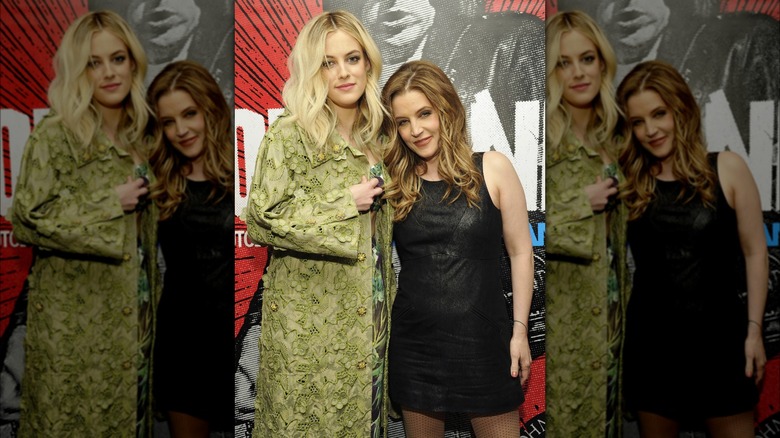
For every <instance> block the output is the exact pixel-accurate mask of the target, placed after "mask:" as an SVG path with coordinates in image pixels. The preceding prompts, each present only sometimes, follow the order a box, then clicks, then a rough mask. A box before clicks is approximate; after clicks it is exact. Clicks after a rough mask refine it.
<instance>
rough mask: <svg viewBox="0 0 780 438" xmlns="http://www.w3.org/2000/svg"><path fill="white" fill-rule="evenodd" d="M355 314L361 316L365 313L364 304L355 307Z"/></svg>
mask: <svg viewBox="0 0 780 438" xmlns="http://www.w3.org/2000/svg"><path fill="white" fill-rule="evenodd" d="M357 314H358V315H359V316H363V315H365V314H366V308H365V306H360V307H358V309H357Z"/></svg>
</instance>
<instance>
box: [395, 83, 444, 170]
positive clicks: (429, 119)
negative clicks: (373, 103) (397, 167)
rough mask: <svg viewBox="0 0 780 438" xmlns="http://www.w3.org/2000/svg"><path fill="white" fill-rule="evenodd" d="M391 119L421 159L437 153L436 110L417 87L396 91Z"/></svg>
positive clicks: (438, 131) (433, 158) (430, 157)
mask: <svg viewBox="0 0 780 438" xmlns="http://www.w3.org/2000/svg"><path fill="white" fill-rule="evenodd" d="M391 107H392V111H393V119H394V120H395V123H396V126H397V127H398V135H400V136H401V139H402V140H403V142H404V144H406V146H407V147H408V148H409V149H411V150H412V152H414V153H415V154H417V156H419V157H420V158H422V159H423V160H425V161H428V162H431V161H435V160H436V159H437V157H438V154H439V146H440V144H439V140H440V130H439V128H440V123H439V115H438V113H437V111H436V109H435V108H434V107H433V105H432V104H431V102H430V101H429V100H428V98H427V97H425V95H424V94H423V93H422V92H420V91H418V90H409V91H407V92H405V93H400V94H397V95H396V96H395V97H393V100H392V102H391Z"/></svg>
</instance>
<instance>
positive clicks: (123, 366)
mask: <svg viewBox="0 0 780 438" xmlns="http://www.w3.org/2000/svg"><path fill="white" fill-rule="evenodd" d="M131 366H132V364H131V363H130V361H129V360H128V361H126V362H125V363H123V364H122V368H124V369H126V370H129V369H130V367H131Z"/></svg>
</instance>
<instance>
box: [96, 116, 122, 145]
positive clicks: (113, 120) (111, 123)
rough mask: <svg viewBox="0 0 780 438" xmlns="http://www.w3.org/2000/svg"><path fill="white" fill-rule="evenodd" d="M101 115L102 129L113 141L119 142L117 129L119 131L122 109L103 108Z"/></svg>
mask: <svg viewBox="0 0 780 438" xmlns="http://www.w3.org/2000/svg"><path fill="white" fill-rule="evenodd" d="M100 117H101V119H102V122H103V125H102V126H101V129H102V130H103V132H104V133H105V134H106V135H107V136H108V138H109V139H110V140H111V141H112V142H114V143H117V131H119V120H120V119H121V118H122V110H121V109H113V108H101V110H100Z"/></svg>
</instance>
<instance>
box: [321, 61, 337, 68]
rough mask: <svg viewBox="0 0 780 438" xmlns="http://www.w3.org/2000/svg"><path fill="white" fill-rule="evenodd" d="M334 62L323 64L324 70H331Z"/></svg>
mask: <svg viewBox="0 0 780 438" xmlns="http://www.w3.org/2000/svg"><path fill="white" fill-rule="evenodd" d="M333 64H334V62H333V61H325V62H323V63H322V67H323V68H331V67H333Z"/></svg>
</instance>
